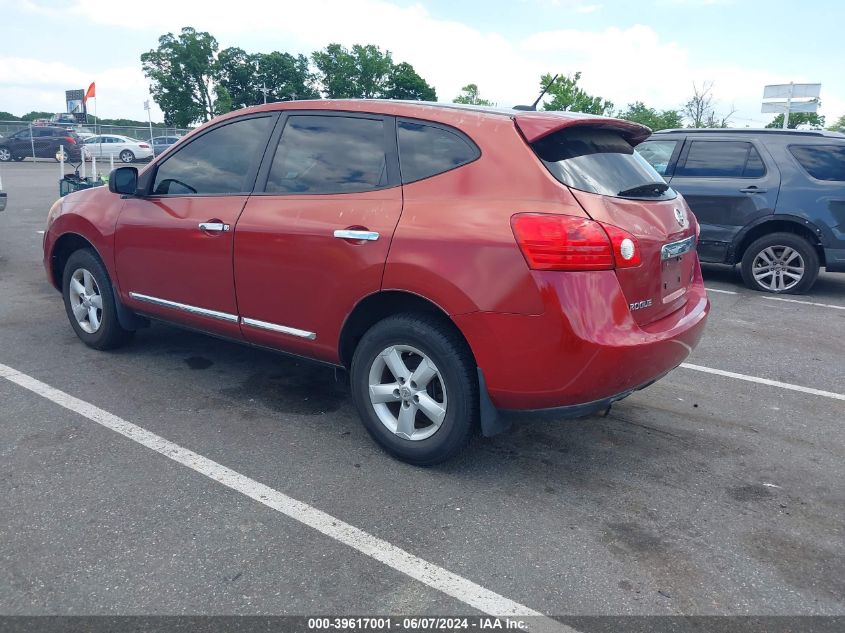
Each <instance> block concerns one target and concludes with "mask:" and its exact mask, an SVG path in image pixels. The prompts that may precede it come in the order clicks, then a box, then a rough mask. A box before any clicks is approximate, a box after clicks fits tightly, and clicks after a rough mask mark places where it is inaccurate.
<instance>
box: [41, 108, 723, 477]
mask: <svg viewBox="0 0 845 633" xmlns="http://www.w3.org/2000/svg"><path fill="white" fill-rule="evenodd" d="M648 133H649V132H648V129H647V128H645V127H642V126H640V125H638V124H635V123H630V122H627V121H621V120H616V119H609V118H603V117H597V116H590V115H578V114H572V113H558V112H517V111H510V110H492V109H482V108H473V107H466V108H462V107H459V106H454V107H453V106H435V105H429V104H426V105H420V104H414V103H408V102H392V101H369V100H366V101H357V100H339V101H334V100H322V101H308V102H286V103H273V104H267V105H265V106H257V107H253V108H247V109H244V110H238V111H237V112H233V113H230V114H227V115H224V116H222V117H219V118H217V119H215V120H214V121H212V122H210V123H208V124H206V125H204V126H202V127H201V128H199V129H198V130H195V131H193V132H192V133H191V134H189V135H188V136H186V137H185V138H184V139H183V140H182V141H180V143H179V145H178V146H177V147H174V148H173V149H172V150H171V151H169V152H167V153H166V154H163V155H162V156H160V157H159V158H157V159H156V160H155V161H153V162H152V163H151V164H150V165H149V166H147V167H146V168H145V169H144V170H143V171H141V172H140V173H139V171H138V170H137V169H136V168H134V167H120V168H118V169H116V170H114V172H112V175H111V178H110V180H109V187H108V188H105V187H101V188H96V189H90V190H87V191H81V192H78V193H73V194H71V195H69V196H67V197H66V198H64V199H62V200H60V201H58V202H56V204H54V205H53V207H52V208H51V210H50V212H49V214H48V221H47V230H46V234H45V239H44V265H45V267H46V271H47V276H48V277H49V279H50V281H51V282H52V283H53V284H54V285H55V287H56V288H57V289H59V290H60V291H61V292H62V293H63V296H64V302H65V308H66V312H67V315H68V318H69V320H70V324H71V326H72V328H73V329H74V331H75V332H76V334H77V336H78V337H79V338H80V339H81V340H82V341H83V342H84V343H85V344H87V345H89V346H91V347H94V348H97V349H108V348H113V347H116V346H118V345H121V344H123V343H125V342H126V341H127V340H128V339H129V338H130V337H131V335H132V333H133V331H134V330H135V329H137V328H138V327H141V326H142V325H143V324H144V322H145V319H147V318H153V319H160V320H163V321H167V322H169V323H173V324H177V325H181V326H185V327H189V328H194V329H198V330H202V331H206V332H209V333H212V334H215V335H217V336H221V337H225V338H230V339H233V340H236V341H240V342H244V343H249V344H252V345H256V346H260V347H265V348H271V349H275V350H279V351H283V352H287V353H290V354H294V355H298V356H304V357H308V358H311V359H315V360H317V361H321V362H324V363H328V364H330V365H335V366H340V367H345V368H347V369H348V370H349V371H350V379H351V390H352V397H353V400H354V403H355V405H356V407H357V409H358V412H359V414H360V416H361V418H362V420H363V423H364V425H365V426H366V428H367V430H368V431H369V432H370V434H371V435H372V436H373V437H374V438H375V440H376V441H377V442H378V443H379V444H381V445H382V446H383V447H384V448H385V449H386V450H387V451H389V452H390V453H392V454H393V455H395V456H397V457H399V458H401V459H403V460H406V461H409V462H412V463H416V464H432V463H436V462H439V461H442V460H445V459H448V458H449V457H451V456H453V455H455V454H456V453H457V452H458V451H459V450H460V449H461V448H462V447H463V446H464V445H465V443H466V442H467V440H468V438H469V437H470V434H471V433H472V432H474V430H475V429H476V428H477V427H478V426H480V428H481V431H482V432H483V433H484V434H486V435H492V434H495V433H496V432H499V431H501V430H502V429H503V428H506V426H507V422H508V420H510V419H511V418H513V417H514V415H515V412H519V411H522V412H524V411H526V410H527V411H531V412H534V414H536V410H540V409H542V410H547V413H550V414H551V415H553V416H555V417H556V418H558V419H559V418H564V417H572V416H580V415H586V414H590V413H593V412H596V411H600V410H605V409H607V408H608V407H609V406H610V405H611V403H613V402H615V401H617V400H619V399H621V398H624V397H626V396H627V395H629V394H631V393H632V392H633V391H635V390H637V389H641V388H643V387H645V386H647V385H649V384H651V383H652V382H654V381H655V380H657V379H658V378H660V377H661V376H663V375H665V374H666V373H667V372H669V371H671V370H672V369H673V368H675V367H677V366H678V365H679V364H680V363H681V362H682V361H683V360H684V359H685V358H686V357H687V356H688V354H689V353H690V352H691V351H692V349H693V348H694V347H695V346H696V344H697V342H698V340H699V337H700V336H701V334H702V331H703V328H704V324H705V320H706V317H707V313H708V311H709V302H708V299H707V296H706V293H705V290H704V285H703V281H702V278H701V271H700V268H699V265H698V258H697V256H696V253H695V241H696V231H697V228H698V225H697V222H696V220H695V218H694V216H693V215H692V213H690V212H689V211H688V209H687V205H686V203H685V202H684V200H683V198H681V197H680V196H679V195H677V194H676V193H675V192H674V191H673V190H672V189H670V188H669V187H668V186H667V185H666V184H665V183H664V182H663V181H662V180H661V178H660V176H659V175H658V174H657V173H656V172H655V171H654V170H653V169H652V168H651V166H650V165H649V164H648V163H647V162H646V161H645V160H643V159H642V158H641V157H640V156H639V155H638V154H637V153H636V152H634V150H633V145H634V144H636V143H638V142H639V141H641V140H643V139H645V138H646V137H647V136H648ZM118 279H119V281H120V283H119V285H117V284H116V283H115V281H114V280H118Z"/></svg>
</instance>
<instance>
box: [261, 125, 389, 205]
mask: <svg viewBox="0 0 845 633" xmlns="http://www.w3.org/2000/svg"><path fill="white" fill-rule="evenodd" d="M384 145H385V136H384V123H383V122H382V120H381V119H364V118H359V117H345V116H320V115H294V116H291V117H289V118H288V120H287V123H286V124H285V129H284V131H283V132H282V137H281V139H280V140H279V147H278V148H277V149H276V155H275V156H274V158H273V164H272V166H271V167H270V174H269V177H268V179H267V189H266V191H268V192H279V193H304V194H320V193H322V194H326V193H357V192H361V191H370V190H372V189H377V188H379V187H384V186H386V185H387V184H388V178H387V157H386V155H385V151H384Z"/></svg>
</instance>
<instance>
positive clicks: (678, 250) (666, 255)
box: [660, 235, 695, 261]
mask: <svg viewBox="0 0 845 633" xmlns="http://www.w3.org/2000/svg"><path fill="white" fill-rule="evenodd" d="M694 248H695V235H690V236H689V237H688V238H686V239H683V240H678V241H677V242H670V243H669V244H664V245H663V248H661V249H660V259H661V261H664V260H667V259H672V258H673V257H680V256H681V255H683V254H684V253H687V252H689V251H691V250H692V249H694Z"/></svg>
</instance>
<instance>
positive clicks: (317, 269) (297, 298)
mask: <svg viewBox="0 0 845 633" xmlns="http://www.w3.org/2000/svg"><path fill="white" fill-rule="evenodd" d="M282 125H283V131H282V133H281V137H280V140H279V142H278V144H277V146H276V148H275V154H273V152H272V151H270V152H268V159H269V158H270V156H273V160H272V162H270V161H269V160H268V163H267V165H266V169H265V168H262V173H261V174H260V175H259V178H258V182H259V183H260V184H264V182H265V181H266V186H264V190H263V192H260V193H259V189H258V188H256V194H255V195H253V196H252V197H251V198H250V199H249V201H248V202H247V205H246V208H245V209H244V212H243V214H242V215H241V218H240V220H239V221H238V224H237V226H236V227H235V285H236V287H237V293H238V307H239V309H240V314H241V317H242V329H243V335H244V337H245V338H246V339H247V340H249V341H251V342H253V343H257V344H260V345H268V346H271V347H277V348H281V349H285V350H287V351H291V352H294V353H302V354H307V355H309V356H314V357H317V358H321V359H323V360H327V361H329V362H335V361H337V360H338V357H337V344H338V339H339V335H340V330H341V327H342V325H343V322H344V319H345V318H346V316H347V315H348V314H349V313H350V312H351V311H352V309H353V307H354V306H355V304H356V303H357V302H358V301H359V300H360V299H361V298H363V297H365V296H367V295H368V294H371V293H374V292H377V291H378V290H379V289H380V288H381V280H382V275H383V272H384V264H385V261H386V259H387V251H388V249H389V247H390V241H391V239H392V237H393V231H394V229H395V228H396V224H397V222H398V221H399V215H400V214H401V212H402V189H401V186H400V185H399V173H398V160H397V159H396V135H395V130H394V123H393V119H392V118H390V117H381V116H378V115H355V114H346V113H342V114H333V113H319V114H318V113H315V114H292V115H287V116H286V118H285V120H284V121H280V124H279V126H280V127H282ZM276 136H278V132H277V134H276Z"/></svg>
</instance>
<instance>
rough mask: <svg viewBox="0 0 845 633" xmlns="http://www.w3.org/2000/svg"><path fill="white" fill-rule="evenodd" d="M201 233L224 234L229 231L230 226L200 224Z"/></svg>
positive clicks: (213, 223) (215, 223)
mask: <svg viewBox="0 0 845 633" xmlns="http://www.w3.org/2000/svg"><path fill="white" fill-rule="evenodd" d="M199 227H200V231H205V232H207V233H223V232H225V231H228V230H229V225H228V224H224V223H223V222H200V224H199Z"/></svg>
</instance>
